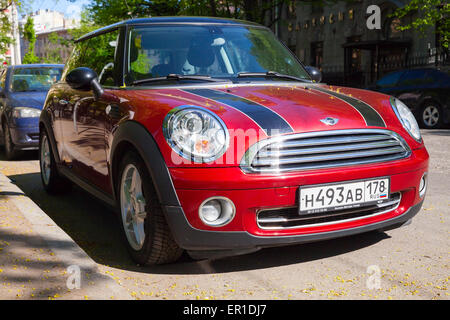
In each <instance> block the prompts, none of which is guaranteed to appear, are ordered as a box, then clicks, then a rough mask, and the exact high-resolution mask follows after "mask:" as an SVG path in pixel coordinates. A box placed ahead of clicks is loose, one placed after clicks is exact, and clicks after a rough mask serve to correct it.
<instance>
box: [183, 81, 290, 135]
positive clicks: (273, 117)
mask: <svg viewBox="0 0 450 320" xmlns="http://www.w3.org/2000/svg"><path fill="white" fill-rule="evenodd" d="M183 91H186V92H189V93H193V94H196V95H198V96H201V97H204V98H207V99H211V100H214V101H218V102H220V103H223V104H226V105H228V106H230V107H233V108H235V109H238V110H239V111H241V112H242V113H244V114H246V115H247V116H248V117H249V118H251V119H252V120H253V121H255V122H256V123H257V124H258V125H259V126H260V127H261V128H262V129H263V130H264V131H265V132H266V134H267V135H268V136H272V135H276V134H283V133H291V132H294V130H293V129H292V127H291V126H290V125H289V123H288V122H287V121H286V120H285V119H284V118H283V117H281V116H280V115H279V114H278V113H276V112H274V111H273V110H271V109H269V108H267V107H265V106H263V105H260V104H258V103H256V102H253V101H251V100H248V99H245V98H242V97H239V96H235V95H233V94H228V93H226V92H223V91H220V90H212V89H184V90H183Z"/></svg>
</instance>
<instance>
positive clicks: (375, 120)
mask: <svg viewBox="0 0 450 320" xmlns="http://www.w3.org/2000/svg"><path fill="white" fill-rule="evenodd" d="M310 89H313V90H317V91H320V92H323V93H326V94H329V95H332V96H334V97H336V98H339V99H341V100H343V101H345V102H347V103H348V104H349V105H351V106H352V107H353V108H355V109H356V110H358V111H359V113H360V114H361V115H362V117H363V118H364V120H365V121H366V124H367V125H368V126H374V127H386V123H385V122H384V120H383V118H382V117H381V116H380V114H379V113H378V112H377V111H376V110H375V109H374V108H372V107H371V106H370V105H368V104H367V103H365V102H363V101H361V100H358V99H355V98H352V97H349V96H347V95H345V94H342V93H338V92H335V91H331V90H327V89H323V88H318V87H311V88H310Z"/></svg>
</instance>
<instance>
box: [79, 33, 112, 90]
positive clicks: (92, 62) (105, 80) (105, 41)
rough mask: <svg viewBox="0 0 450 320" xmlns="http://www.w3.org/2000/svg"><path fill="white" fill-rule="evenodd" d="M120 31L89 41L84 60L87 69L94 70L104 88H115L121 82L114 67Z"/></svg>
mask: <svg viewBox="0 0 450 320" xmlns="http://www.w3.org/2000/svg"><path fill="white" fill-rule="evenodd" d="M118 37H119V30H114V31H111V32H108V33H105V34H102V35H99V36H97V37H94V38H91V39H89V40H88V48H87V50H86V53H85V56H84V59H83V60H85V61H86V65H85V66H86V67H89V68H91V69H92V70H94V71H95V72H96V73H97V75H98V80H99V82H100V84H101V85H103V86H115V85H116V84H117V83H118V82H119V81H118V79H117V72H116V68H115V65H114V61H115V58H116V51H117V44H118V40H119V39H118Z"/></svg>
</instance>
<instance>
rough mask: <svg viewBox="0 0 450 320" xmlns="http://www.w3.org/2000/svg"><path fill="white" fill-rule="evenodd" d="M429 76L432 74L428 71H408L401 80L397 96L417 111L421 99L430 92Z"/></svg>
mask: <svg viewBox="0 0 450 320" xmlns="http://www.w3.org/2000/svg"><path fill="white" fill-rule="evenodd" d="M429 75H430V73H429V70H427V69H413V70H408V71H407V72H406V73H405V74H404V75H402V77H401V78H400V81H399V83H398V86H397V92H396V95H395V96H396V97H397V98H399V99H400V100H402V101H403V102H404V103H405V104H406V105H407V106H408V107H410V108H411V109H415V108H416V107H417V105H418V103H419V101H420V97H421V96H422V95H423V93H424V92H426V91H427V90H428V87H429V84H430V77H429ZM431 82H432V79H431Z"/></svg>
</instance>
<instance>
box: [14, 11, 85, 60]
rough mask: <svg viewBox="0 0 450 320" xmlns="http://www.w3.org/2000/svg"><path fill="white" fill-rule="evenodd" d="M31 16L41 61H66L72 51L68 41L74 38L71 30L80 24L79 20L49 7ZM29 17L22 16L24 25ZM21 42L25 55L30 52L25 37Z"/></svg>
mask: <svg viewBox="0 0 450 320" xmlns="http://www.w3.org/2000/svg"><path fill="white" fill-rule="evenodd" d="M30 16H31V17H32V18H33V22H34V30H35V33H36V43H35V52H34V53H35V55H36V56H37V57H38V58H40V60H41V62H48V63H65V61H66V60H67V58H68V57H69V55H70V53H71V51H72V47H71V45H70V44H69V43H70V42H69V41H68V40H70V39H71V38H72V36H71V35H70V32H69V30H70V29H72V28H76V27H77V26H79V20H77V19H72V18H70V19H69V18H66V17H65V16H64V14H63V13H61V12H57V11H52V10H48V9H45V10H44V9H41V10H37V11H35V12H33V13H32V14H31V15H30ZM27 17H28V16H23V17H22V20H21V21H20V23H21V25H22V26H23V25H24V24H25V23H26V20H27ZM21 44H22V46H21V47H22V51H21V54H22V57H23V56H24V55H25V54H26V53H27V52H28V43H27V41H26V40H25V39H24V38H23V37H22V38H21Z"/></svg>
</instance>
